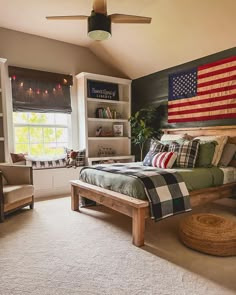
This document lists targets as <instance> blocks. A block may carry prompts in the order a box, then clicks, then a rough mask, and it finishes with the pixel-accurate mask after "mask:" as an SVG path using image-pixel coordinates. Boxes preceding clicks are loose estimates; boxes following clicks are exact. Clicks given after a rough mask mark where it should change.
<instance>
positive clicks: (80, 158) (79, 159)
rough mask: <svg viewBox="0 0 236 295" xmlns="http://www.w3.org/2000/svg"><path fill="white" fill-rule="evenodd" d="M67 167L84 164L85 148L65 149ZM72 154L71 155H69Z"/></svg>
mask: <svg viewBox="0 0 236 295" xmlns="http://www.w3.org/2000/svg"><path fill="white" fill-rule="evenodd" d="M66 154H67V167H72V166H73V167H78V166H85V150H80V151H74V150H73V149H66ZM71 156H72V157H71Z"/></svg>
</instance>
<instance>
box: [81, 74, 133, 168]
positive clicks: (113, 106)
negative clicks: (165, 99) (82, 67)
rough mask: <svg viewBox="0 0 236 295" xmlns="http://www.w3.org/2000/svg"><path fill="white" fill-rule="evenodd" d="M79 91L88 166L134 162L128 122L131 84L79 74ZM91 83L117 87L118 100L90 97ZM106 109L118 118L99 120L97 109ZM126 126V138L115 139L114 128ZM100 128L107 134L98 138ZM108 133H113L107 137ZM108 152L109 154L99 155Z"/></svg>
mask: <svg viewBox="0 0 236 295" xmlns="http://www.w3.org/2000/svg"><path fill="white" fill-rule="evenodd" d="M76 78H77V89H78V116H79V130H80V131H79V148H80V149H86V159H87V164H89V165H92V164H94V163H95V162H99V161H108V160H114V161H120V162H132V161H134V157H133V156H132V155H131V143H130V139H129V137H130V123H129V121H128V118H129V117H130V112H131V80H128V79H121V78H116V77H110V76H104V75H97V74H91V73H80V74H78V75H77V76H76ZM88 80H92V81H100V82H108V83H114V84H117V85H118V95H119V99H118V100H112V99H103V98H94V97H90V96H88ZM98 108H104V109H107V108H109V110H111V111H112V114H113V112H115V113H116V114H117V117H116V118H109V117H108V116H107V117H105V118H104V117H103V118H98V117H97V116H98V114H96V109H98ZM114 124H115V125H122V126H123V136H114V135H113V133H112V131H113V125H114ZM99 127H101V128H102V130H103V132H105V134H104V135H103V136H96V130H97V129H98V128H99ZM106 132H110V135H109V136H106ZM101 150H102V151H104V150H105V151H106V150H107V151H109V152H108V153H106V152H102V155H101V153H99V151H101Z"/></svg>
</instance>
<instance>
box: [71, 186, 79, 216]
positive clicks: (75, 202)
mask: <svg viewBox="0 0 236 295" xmlns="http://www.w3.org/2000/svg"><path fill="white" fill-rule="evenodd" d="M71 210H73V211H79V191H78V188H77V187H76V186H74V185H71Z"/></svg>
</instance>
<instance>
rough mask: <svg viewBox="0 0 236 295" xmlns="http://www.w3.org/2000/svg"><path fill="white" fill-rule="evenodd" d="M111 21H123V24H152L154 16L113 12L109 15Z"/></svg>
mask: <svg viewBox="0 0 236 295" xmlns="http://www.w3.org/2000/svg"><path fill="white" fill-rule="evenodd" d="M109 17H110V18H111V21H112V22H113V23H121V24H150V23H151V20H152V18H151V17H145V16H137V15H127V14H118V13H115V14H111V15H109Z"/></svg>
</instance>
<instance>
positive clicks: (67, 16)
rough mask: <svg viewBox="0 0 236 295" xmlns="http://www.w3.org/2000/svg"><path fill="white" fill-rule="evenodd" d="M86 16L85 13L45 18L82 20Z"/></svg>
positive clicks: (47, 17)
mask: <svg viewBox="0 0 236 295" xmlns="http://www.w3.org/2000/svg"><path fill="white" fill-rule="evenodd" d="M87 18H88V16H87V15H63V16H59V15H58V16H46V19H48V20H83V19H87Z"/></svg>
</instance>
